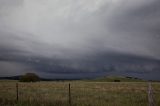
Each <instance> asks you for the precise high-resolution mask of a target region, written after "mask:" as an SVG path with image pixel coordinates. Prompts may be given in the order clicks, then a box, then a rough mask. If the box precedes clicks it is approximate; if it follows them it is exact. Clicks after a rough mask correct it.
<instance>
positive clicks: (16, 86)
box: [16, 83, 19, 101]
mask: <svg viewBox="0 0 160 106" xmlns="http://www.w3.org/2000/svg"><path fill="white" fill-rule="evenodd" d="M18 96H19V95H18V83H16V100H17V101H18V99H19V97H18Z"/></svg>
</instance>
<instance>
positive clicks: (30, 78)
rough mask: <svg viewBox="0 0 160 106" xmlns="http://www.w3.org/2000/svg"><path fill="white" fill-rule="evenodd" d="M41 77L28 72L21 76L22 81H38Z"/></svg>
mask: <svg viewBox="0 0 160 106" xmlns="http://www.w3.org/2000/svg"><path fill="white" fill-rule="evenodd" d="M37 81H40V78H39V76H38V75H36V74H35V73H27V74H25V75H23V76H22V77H21V78H20V82H37Z"/></svg>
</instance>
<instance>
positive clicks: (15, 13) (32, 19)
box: [0, 0, 160, 76]
mask: <svg viewBox="0 0 160 106" xmlns="http://www.w3.org/2000/svg"><path fill="white" fill-rule="evenodd" d="M159 5H160V2H159V1H158V0H149V1H147V0H134V1H126V0H87V1H86V0H76V1H75V0H65V1H58V0H54V1H53V0H45V1H44V0H12V1H11V0H0V57H1V61H2V60H3V61H6V60H7V61H13V62H17V61H20V60H21V62H23V63H24V64H29V66H27V67H30V68H31V69H33V70H39V72H41V73H45V72H46V73H47V72H49V73H52V74H53V73H55V74H56V73H68V74H69V73H70V74H73V73H78V74H80V73H85V72H86V73H87V72H96V73H97V74H98V72H99V73H103V72H104V73H106V72H109V70H110V68H112V65H113V66H114V69H115V70H116V71H117V70H118V69H119V71H120V72H122V71H123V70H130V72H132V71H133V72H135V70H134V67H136V69H137V70H138V71H140V72H143V70H145V72H147V70H149V71H152V70H158V69H159V67H158V65H157V64H159V62H157V61H158V59H160V48H159V44H160V43H159V42H160V35H159V34H160V30H159V28H160V27H159V26H160V20H159V16H160V14H159V11H160V8H159V7H160V6H159ZM112 53H113V55H112V56H111V58H110V57H109V56H110V54H112ZM102 54H103V56H102ZM104 54H105V55H104ZM117 54H119V56H117ZM122 54H123V55H122ZM107 55H108V56H107ZM137 56H138V58H137ZM2 57H3V58H2ZM4 57H5V58H4ZM120 57H123V58H125V59H121V58H120ZM127 57H129V58H128V59H126V58H127ZM131 57H132V58H131ZM140 57H143V59H142V60H143V61H141V59H140ZM23 58H24V59H23ZM30 58H33V59H32V60H33V61H37V58H38V61H39V60H41V61H45V62H41V61H40V62H38V63H36V62H30V63H29V62H26V60H30ZM35 58H36V59H35ZM42 58H43V59H42ZM145 58H146V59H147V60H146V59H145ZM119 59H120V60H119ZM136 59H137V61H136ZM150 59H151V60H150ZM121 60H122V61H121ZM131 60H135V61H136V62H135V61H131ZM115 61H118V62H117V63H116V62H115ZM125 61H127V62H129V63H127V62H125ZM144 61H147V63H144ZM149 61H150V62H149ZM155 61H156V62H155ZM121 62H122V63H123V66H115V65H114V64H119V63H121ZM50 63H54V65H53V66H52V67H50V68H51V69H47V68H46V67H49V64H50ZM104 63H106V64H104ZM138 64H142V66H141V65H138ZM43 65H44V67H42V66H43ZM125 65H126V67H125ZM146 65H148V66H150V68H148V67H146ZM98 69H100V71H97V70H98ZM47 70H48V71H47ZM106 70H107V71H106ZM127 72H128V71H127ZM136 72H137V71H136ZM145 72H143V73H145ZM156 72H157V71H156ZM78 74H77V75H78ZM58 76H59V75H58ZM64 76H65V75H64ZM69 76H70V75H69ZM88 76H89V75H88Z"/></svg>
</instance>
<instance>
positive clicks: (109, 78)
mask: <svg viewBox="0 0 160 106" xmlns="http://www.w3.org/2000/svg"><path fill="white" fill-rule="evenodd" d="M88 81H97V82H144V81H145V80H142V79H139V78H135V77H128V76H126V77H124V76H105V77H100V78H96V79H91V80H88Z"/></svg>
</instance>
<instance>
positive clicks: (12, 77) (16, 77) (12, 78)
mask: <svg viewBox="0 0 160 106" xmlns="http://www.w3.org/2000/svg"><path fill="white" fill-rule="evenodd" d="M21 77H22V75H19V76H11V77H0V80H19V79H20V78H21ZM40 80H41V81H67V80H80V79H49V78H40Z"/></svg>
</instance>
